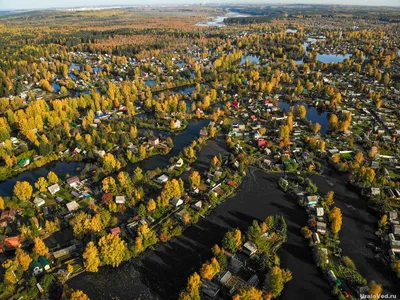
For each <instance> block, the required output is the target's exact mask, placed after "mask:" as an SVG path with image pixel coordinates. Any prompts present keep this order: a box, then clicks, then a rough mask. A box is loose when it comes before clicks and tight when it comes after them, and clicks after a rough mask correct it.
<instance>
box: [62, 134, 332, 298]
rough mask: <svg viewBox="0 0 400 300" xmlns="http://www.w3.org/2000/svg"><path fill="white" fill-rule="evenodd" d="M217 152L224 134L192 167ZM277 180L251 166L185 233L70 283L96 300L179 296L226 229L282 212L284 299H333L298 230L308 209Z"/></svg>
mask: <svg viewBox="0 0 400 300" xmlns="http://www.w3.org/2000/svg"><path fill="white" fill-rule="evenodd" d="M219 153H221V154H222V155H224V154H227V151H226V145H225V141H224V138H223V137H222V135H218V136H217V138H216V139H215V141H209V142H208V143H207V145H206V146H205V147H204V148H203V149H202V151H201V152H200V154H199V155H198V156H199V158H198V161H197V162H196V163H195V164H194V166H193V168H194V169H197V170H199V171H201V172H202V171H204V170H206V169H207V168H208V166H209V163H210V161H211V159H212V157H214V156H215V155H218V154H219ZM278 178H279V176H278V175H276V174H267V173H265V172H263V171H261V170H258V169H255V168H251V169H250V173H249V174H248V175H247V176H246V177H245V179H244V181H243V183H242V185H241V186H240V187H239V189H238V191H237V194H236V196H234V197H233V198H230V199H227V200H226V201H225V202H224V203H222V204H221V205H220V206H218V207H217V208H216V209H214V210H213V211H212V212H211V213H210V215H208V216H207V217H206V218H205V219H201V220H200V221H199V222H198V223H197V224H196V225H194V226H191V227H189V228H188V229H187V230H185V232H184V233H183V234H182V235H181V236H179V237H176V238H173V239H172V240H170V241H169V242H168V243H164V244H161V243H160V244H157V245H156V247H155V249H154V250H153V251H147V252H146V253H144V254H143V255H141V256H140V257H139V258H137V259H134V260H132V261H131V262H127V263H124V264H123V265H122V266H120V267H119V268H110V267H103V268H102V269H101V270H100V272H99V273H96V274H90V273H83V274H81V275H79V276H77V277H75V278H73V279H72V280H71V281H69V286H70V287H72V288H74V289H81V290H83V291H84V292H85V293H87V294H88V295H89V297H90V298H93V299H112V298H114V299H177V298H178V295H179V292H180V290H181V289H182V288H183V287H184V286H185V284H186V281H187V277H188V276H189V275H190V274H192V273H193V272H195V271H198V270H199V268H200V267H201V265H202V264H203V263H204V262H205V261H206V260H208V259H210V258H211V257H212V253H211V250H210V249H211V247H212V246H213V245H214V244H216V243H220V242H221V239H222V238H223V236H224V234H225V232H226V231H228V230H230V229H231V228H236V227H238V228H240V229H241V230H243V231H245V230H246V229H247V227H248V226H250V225H251V222H252V221H253V220H254V219H258V220H264V219H265V218H266V217H267V216H269V215H283V216H284V217H285V219H286V221H287V225H288V226H287V228H288V241H287V242H286V243H284V245H283V247H282V248H281V249H280V250H279V253H278V254H279V256H280V258H281V263H282V266H283V267H285V268H289V269H290V270H291V271H292V272H293V279H292V281H290V282H289V283H288V284H287V286H286V287H285V290H284V292H283V294H282V296H281V299H330V290H329V287H328V283H327V282H326V281H325V279H324V278H323V277H322V276H321V274H320V273H319V271H318V269H317V267H316V266H315V264H314V262H313V260H312V256H311V249H310V247H309V246H308V243H307V242H306V241H305V240H304V239H303V238H302V236H301V234H300V229H301V227H302V226H304V224H305V223H306V215H305V212H304V210H303V209H302V208H300V207H299V206H298V205H297V204H296V203H295V202H294V201H293V200H292V199H291V198H289V197H287V196H286V195H285V194H284V193H283V192H282V191H280V190H278V189H277V180H278ZM305 282H306V283H305Z"/></svg>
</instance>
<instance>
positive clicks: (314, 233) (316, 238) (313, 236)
mask: <svg viewBox="0 0 400 300" xmlns="http://www.w3.org/2000/svg"><path fill="white" fill-rule="evenodd" d="M312 239H313V242H314V243H315V244H319V243H320V242H321V240H320V239H319V235H318V233H317V232H313V233H312Z"/></svg>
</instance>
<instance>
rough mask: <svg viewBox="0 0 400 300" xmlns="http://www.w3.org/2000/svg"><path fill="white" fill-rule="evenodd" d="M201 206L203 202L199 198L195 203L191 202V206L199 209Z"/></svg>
mask: <svg viewBox="0 0 400 300" xmlns="http://www.w3.org/2000/svg"><path fill="white" fill-rule="evenodd" d="M202 206H203V202H201V200H199V201H197V202H196V203H193V204H192V208H193V209H195V210H197V211H199V210H200V209H201V208H202Z"/></svg>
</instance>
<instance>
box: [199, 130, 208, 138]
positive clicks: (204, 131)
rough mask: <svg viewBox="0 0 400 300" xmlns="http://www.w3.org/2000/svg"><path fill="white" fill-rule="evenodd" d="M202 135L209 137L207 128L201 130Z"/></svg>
mask: <svg viewBox="0 0 400 300" xmlns="http://www.w3.org/2000/svg"><path fill="white" fill-rule="evenodd" d="M200 136H201V137H207V136H208V131H207V130H205V129H201V130H200Z"/></svg>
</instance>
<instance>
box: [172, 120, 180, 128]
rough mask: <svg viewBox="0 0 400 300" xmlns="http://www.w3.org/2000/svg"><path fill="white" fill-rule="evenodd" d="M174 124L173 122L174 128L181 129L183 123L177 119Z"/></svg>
mask: <svg viewBox="0 0 400 300" xmlns="http://www.w3.org/2000/svg"><path fill="white" fill-rule="evenodd" d="M172 122H173V123H172V124H173V128H181V126H182V122H181V121H180V120H178V119H176V120H173V121H172Z"/></svg>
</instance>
